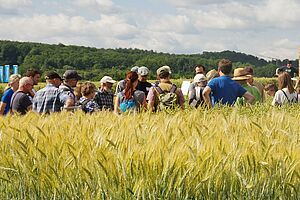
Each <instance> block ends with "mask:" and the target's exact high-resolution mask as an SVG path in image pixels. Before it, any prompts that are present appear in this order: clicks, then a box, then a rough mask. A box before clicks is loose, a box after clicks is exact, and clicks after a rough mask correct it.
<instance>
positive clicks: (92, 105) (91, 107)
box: [79, 97, 100, 113]
mask: <svg viewBox="0 0 300 200" xmlns="http://www.w3.org/2000/svg"><path fill="white" fill-rule="evenodd" d="M85 101H86V103H85ZM79 104H81V105H84V111H85V112H87V113H93V112H95V111H97V110H99V108H100V107H99V105H98V104H97V102H96V101H95V100H93V99H87V98H86V97H81V98H80V99H79Z"/></svg>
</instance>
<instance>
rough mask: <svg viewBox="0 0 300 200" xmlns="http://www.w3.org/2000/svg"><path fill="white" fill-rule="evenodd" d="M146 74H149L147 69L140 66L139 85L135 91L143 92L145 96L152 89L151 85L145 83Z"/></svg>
mask: <svg viewBox="0 0 300 200" xmlns="http://www.w3.org/2000/svg"><path fill="white" fill-rule="evenodd" d="M148 74H149V69H148V68H147V67H145V66H142V67H140V68H139V69H138V75H139V83H138V85H137V87H136V89H137V90H140V91H142V92H144V93H145V96H147V95H148V92H149V90H150V88H151V87H152V84H151V83H149V82H148V81H147V79H148Z"/></svg>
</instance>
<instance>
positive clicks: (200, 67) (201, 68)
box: [188, 64, 205, 93]
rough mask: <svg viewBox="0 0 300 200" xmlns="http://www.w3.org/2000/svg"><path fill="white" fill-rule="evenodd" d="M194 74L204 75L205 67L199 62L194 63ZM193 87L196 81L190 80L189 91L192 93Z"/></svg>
mask: <svg viewBox="0 0 300 200" xmlns="http://www.w3.org/2000/svg"><path fill="white" fill-rule="evenodd" d="M195 74H196V75H197V74H203V75H205V67H204V66H203V65H201V64H198V65H196V67H195ZM195 87H196V83H195V82H192V83H191V84H190V86H189V89H188V90H189V93H192V92H193V91H194V90H195Z"/></svg>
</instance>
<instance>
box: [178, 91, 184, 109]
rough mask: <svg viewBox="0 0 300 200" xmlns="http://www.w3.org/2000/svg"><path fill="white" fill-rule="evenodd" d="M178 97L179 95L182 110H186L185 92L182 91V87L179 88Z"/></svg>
mask: <svg viewBox="0 0 300 200" xmlns="http://www.w3.org/2000/svg"><path fill="white" fill-rule="evenodd" d="M178 97H179V98H178V103H179V105H180V108H181V109H182V110H184V96H183V93H182V91H181V89H180V88H178Z"/></svg>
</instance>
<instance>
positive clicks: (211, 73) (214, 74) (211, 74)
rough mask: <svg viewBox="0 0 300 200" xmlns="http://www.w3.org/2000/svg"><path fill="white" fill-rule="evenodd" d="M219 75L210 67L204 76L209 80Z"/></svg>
mask: <svg viewBox="0 0 300 200" xmlns="http://www.w3.org/2000/svg"><path fill="white" fill-rule="evenodd" d="M218 76H219V73H218V72H217V70H215V69H212V70H210V71H209V72H207V74H206V78H207V80H208V81H209V80H210V79H213V78H216V77H218Z"/></svg>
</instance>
